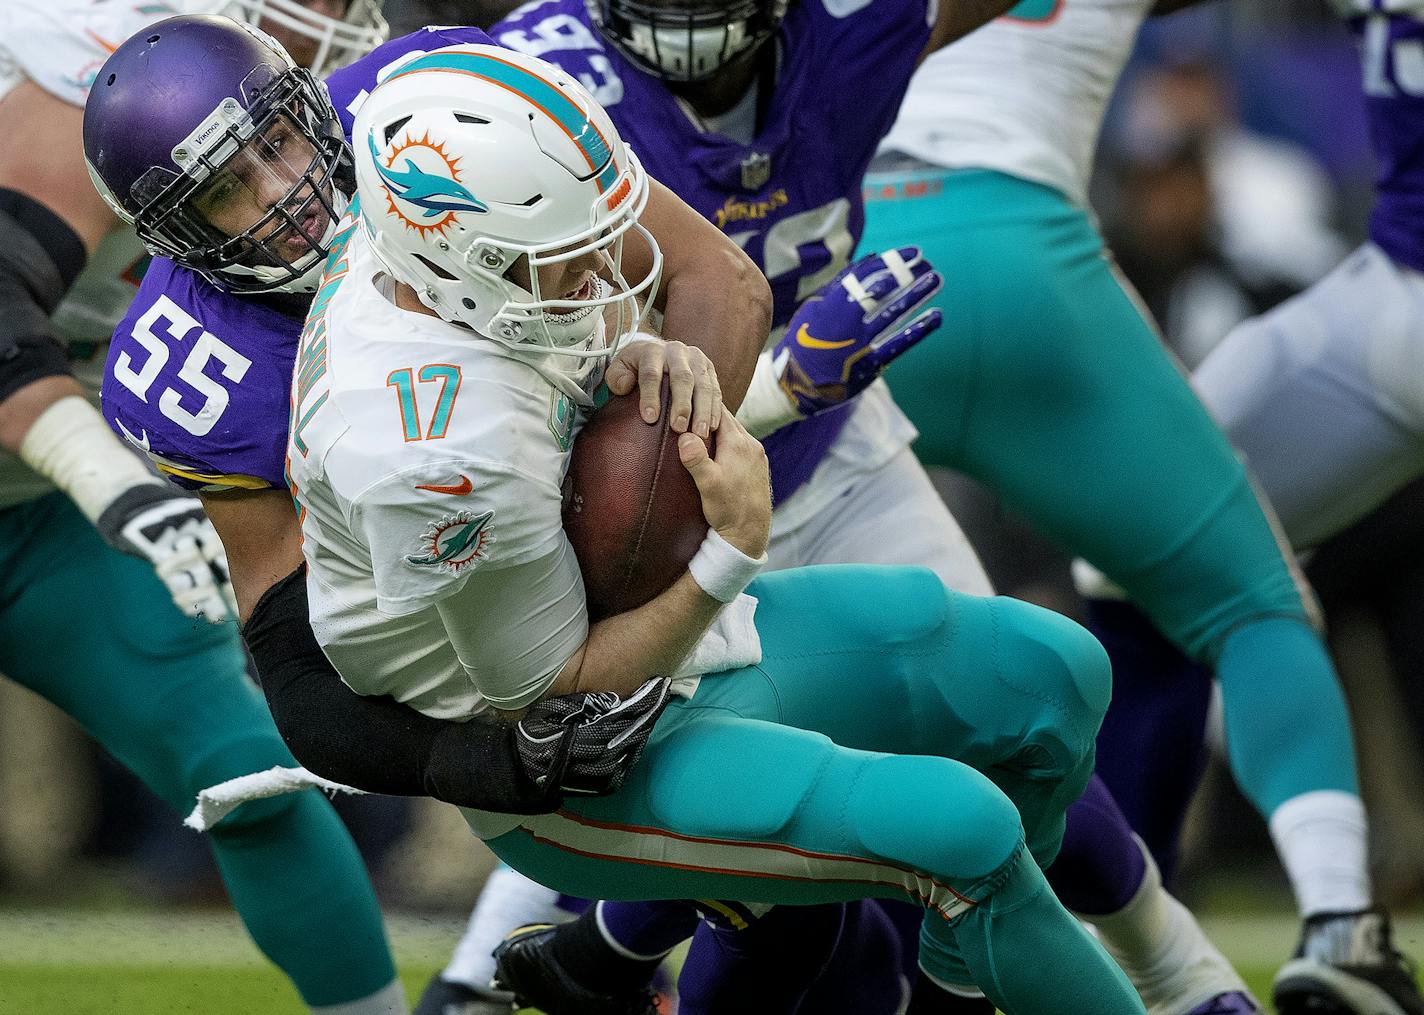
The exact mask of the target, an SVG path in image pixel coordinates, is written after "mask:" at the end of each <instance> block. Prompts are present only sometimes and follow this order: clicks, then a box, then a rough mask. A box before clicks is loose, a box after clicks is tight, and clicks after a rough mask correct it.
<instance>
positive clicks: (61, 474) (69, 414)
mask: <svg viewBox="0 0 1424 1015" xmlns="http://www.w3.org/2000/svg"><path fill="white" fill-rule="evenodd" d="M20 458H21V459H22V460H23V461H24V463H25V464H26V465H28V466H29V467H30V468H32V469H34V470H35V471H36V472H38V473H39V474H40V475H42V476H44V477H45V478H46V479H48V480H49V481H50V482H52V483H53V484H54V485H55V486H57V487H59V488H60V489H61V490H63V491H64V492H65V493H67V494H69V496H70V498H71V499H73V501H74V503H75V504H77V505H79V510H80V511H83V512H84V516H85V517H86V518H88V519H89V520H90V521H91V522H93V521H97V520H98V518H99V516H100V515H101V514H103V513H104V509H105V508H106V507H108V506H109V505H110V504H112V503H113V502H114V498H115V497H117V496H118V495H119V494H121V493H123V492H124V491H125V490H128V489H130V488H131V487H133V486H135V485H137V484H139V483H156V484H158V485H160V486H161V485H163V480H161V479H159V478H158V477H157V476H155V475H154V474H153V473H152V472H150V471H149V469H148V467H147V466H145V465H144V463H143V461H142V460H141V459H140V458H139V457H138V456H137V455H135V454H133V453H132V452H130V451H129V449H128V448H126V447H124V445H122V444H120V443H119V439H118V438H117V437H115V436H114V435H113V433H112V432H111V431H110V430H109V428H108V427H107V426H105V425H104V417H103V416H100V415H99V412H98V410H96V409H95V408H94V407H93V406H92V405H90V404H89V403H88V402H86V401H85V400H84V399H82V398H80V397H79V396H78V395H66V396H65V397H64V398H61V399H60V400H59V401H57V402H55V403H54V404H53V405H51V406H50V407H49V408H47V409H45V410H44V412H42V413H40V414H39V416H38V417H36V419H35V421H34V422H33V423H31V424H30V428H29V429H28V430H26V431H25V436H24V439H23V440H22V441H20Z"/></svg>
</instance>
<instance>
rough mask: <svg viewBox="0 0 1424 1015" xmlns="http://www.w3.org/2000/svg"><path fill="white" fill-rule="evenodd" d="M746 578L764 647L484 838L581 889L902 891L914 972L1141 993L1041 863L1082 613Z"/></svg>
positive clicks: (846, 572)
mask: <svg viewBox="0 0 1424 1015" xmlns="http://www.w3.org/2000/svg"><path fill="white" fill-rule="evenodd" d="M750 591H751V592H752V593H753V594H754V595H755V596H756V597H757V599H758V600H759V605H758V607H757V614H756V622H757V630H758V632H759V633H760V635H761V641H762V661H761V662H760V664H758V665H756V666H748V667H744V668H742V669H738V670H732V671H728V672H724V673H718V674H712V675H710V676H707V677H704V678H703V679H702V682H701V684H700V686H699V687H698V689H697V692H696V694H695V695H694V696H693V697H692V698H690V699H686V700H683V699H679V700H676V701H674V702H673V703H672V704H671V705H670V706H669V707H668V710H667V712H666V713H665V714H664V716H663V717H662V718H661V719H660V720H659V722H658V725H657V728H656V730H655V731H654V734H653V737H652V739H651V741H650V742H649V744H648V748H647V750H646V752H645V753H644V755H643V757H642V759H641V760H640V761H639V763H638V765H637V766H636V767H635V768H634V769H633V770H632V771H631V772H630V773H629V776H628V781H627V782H626V783H625V784H624V786H623V788H622V789H621V790H620V791H619V792H618V793H616V794H614V795H613V796H611V797H605V798H599V799H587V800H577V801H570V802H569V803H567V804H566V805H565V807H564V809H563V810H561V811H559V812H558V813H557V814H552V815H541V816H536V817H532V818H527V819H524V820H523V821H522V823H521V826H520V827H519V828H517V829H515V830H514V831H511V832H508V833H506V834H504V835H501V836H499V837H497V838H494V839H492V840H491V841H490V842H489V845H490V847H491V848H492V849H493V850H494V851H495V853H496V854H498V856H499V857H500V859H502V860H503V861H504V862H506V863H508V864H509V865H510V866H511V867H514V868H515V869H516V870H518V871H520V872H521V873H523V874H525V875H526V876H528V877H531V878H533V879H534V880H536V881H539V882H540V883H542V884H544V885H547V886H549V887H550V888H555V889H558V890H559V891H562V892H565V893H568V894H571V895H578V896H583V897H591V898H614V899H659V898H669V899H681V898H714V899H732V900H737V901H744V902H765V903H789V904H808V903H818V902H833V901H842V900H847V899H856V898H865V897H883V898H906V897H908V898H910V899H911V900H913V901H916V902H919V903H921V904H923V905H924V906H925V907H926V910H927V912H926V917H925V922H924V934H923V940H922V946H921V963H922V965H924V967H925V968H926V970H927V971H929V972H930V973H931V975H934V976H936V977H939V978H940V979H942V980H944V981H947V982H953V983H965V982H974V983H976V984H978V985H979V986H980V987H981V988H982V989H983V990H984V991H985V993H986V994H988V996H989V997H990V998H992V999H993V1000H994V1002H995V1003H996V1004H998V1005H999V1007H1000V1008H1002V1009H1003V1010H1004V1011H1006V1012H1010V1013H1014V1015H1036V1013H1049V1012H1052V1013H1055V1015H1061V1013H1062V1012H1065V1011H1074V1012H1090V1011H1091V1012H1095V1013H1102V1015H1109V1013H1116V1012H1141V1010H1142V1009H1141V1006H1140V1002H1139V1001H1138V999H1137V995H1136V994H1135V993H1134V992H1133V990H1132V988H1131V987H1130V986H1129V985H1128V983H1127V980H1126V979H1125V978H1124V977H1123V975H1122V973H1121V972H1120V971H1119V970H1118V969H1117V967H1116V966H1115V965H1114V964H1113V963H1112V962H1111V961H1110V960H1109V959H1108V958H1107V957H1106V954H1105V953H1104V952H1102V950H1101V949H1100V948H1099V947H1098V945H1097V944H1096V942H1094V941H1093V940H1092V939H1091V938H1090V937H1089V936H1088V935H1087V934H1086V932H1084V931H1083V929H1082V928H1081V927H1080V926H1078V925H1077V924H1076V922H1075V921H1073V920H1072V919H1071V918H1069V917H1068V915H1067V912H1066V911H1065V910H1063V908H1062V907H1061V906H1060V905H1059V904H1058V902H1057V900H1056V899H1055V898H1054V897H1053V893H1052V892H1051V891H1050V890H1049V889H1048V888H1047V883H1046V882H1045V881H1044V879H1043V874H1042V872H1041V870H1040V869H1039V863H1040V862H1041V863H1043V864H1047V863H1048V862H1049V861H1051V860H1052V858H1053V856H1054V855H1055V854H1056V852H1057V850H1058V846H1059V844H1060V842H1061V839H1062V834H1063V813H1064V810H1065V809H1066V807H1067V806H1068V804H1069V803H1070V802H1071V801H1072V800H1074V799H1076V798H1077V796H1078V794H1079V793H1081V792H1082V789H1083V787H1084V785H1085V784H1086V781H1087V779H1088V776H1089V774H1090V773H1091V771H1092V765H1093V753H1094V750H1093V741H1094V738H1095V737H1096V735H1097V728H1098V725H1099V723H1100V722H1101V718H1102V715H1103V713H1104V711H1105V710H1106V708H1107V703H1108V689H1109V684H1110V675H1109V672H1108V665H1107V658H1106V656H1105V654H1104V653H1103V650H1102V648H1101V647H1100V646H1099V645H1098V643H1097V642H1096V641H1095V640H1094V639H1093V638H1092V636H1091V635H1089V634H1088V633H1087V632H1086V631H1084V630H1083V629H1082V628H1080V627H1078V626H1077V625H1076V624H1074V623H1072V622H1071V621H1069V620H1066V619H1064V618H1063V617H1060V616H1058V615H1057V614H1053V613H1050V612H1048V611H1046V610H1042V609H1039V608H1037V607H1034V606H1030V605H1027V604H1025V603H1020V602H1016V601H1014V600H1009V599H1002V598H992V599H990V598H979V597H974V596H967V595H962V594H959V593H955V592H949V591H946V590H945V588H944V586H943V585H942V584H941V583H940V581H939V579H938V578H936V577H935V575H934V574H933V573H931V572H929V571H925V570H921V569H918V568H888V567H871V566H859V565H842V566H833V567H817V568H800V569H796V570H791V571H784V572H779V573H776V574H770V575H766V576H765V577H762V578H760V579H758V580H757V581H756V582H755V583H754V584H753V586H752V588H751V589H750ZM981 773H982V774H981ZM1025 837H1027V849H1026V848H1025ZM1036 860H1037V861H1038V862H1035V861H1036Z"/></svg>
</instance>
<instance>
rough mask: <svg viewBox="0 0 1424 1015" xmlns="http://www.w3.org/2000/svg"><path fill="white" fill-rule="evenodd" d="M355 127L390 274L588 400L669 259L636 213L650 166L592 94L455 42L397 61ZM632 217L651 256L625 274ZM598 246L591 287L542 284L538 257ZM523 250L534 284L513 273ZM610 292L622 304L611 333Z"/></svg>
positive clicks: (542, 67)
mask: <svg viewBox="0 0 1424 1015" xmlns="http://www.w3.org/2000/svg"><path fill="white" fill-rule="evenodd" d="M351 139H352V147H353V149H354V150H355V161H356V186H357V194H358V195H359V197H360V200H361V217H362V220H363V221H364V223H365V226H366V230H367V233H368V235H369V236H370V237H371V241H372V246H373V248H374V250H375V253H376V256H377V257H378V258H379V259H380V260H381V261H382V262H383V263H384V264H385V266H386V268H387V269H388V270H389V271H390V273H391V275H392V276H394V277H395V278H396V279H397V280H399V281H401V282H404V283H406V284H407V285H409V286H411V287H412V288H414V289H415V290H416V292H417V293H419V296H420V300H421V302H422V303H424V304H425V305H426V306H427V307H429V308H430V309H431V310H433V311H435V312H436V313H437V314H439V315H440V317H442V318H443V319H445V320H446V321H451V322H457V323H461V324H464V325H466V326H468V327H470V328H471V329H473V330H474V331H475V332H477V333H478V334H480V335H482V336H484V337H486V338H489V339H491V340H493V341H495V342H497V343H499V344H500V345H501V346H503V347H504V348H505V349H506V350H508V351H509V352H510V353H512V354H515V355H518V356H520V357H523V358H527V359H529V360H530V361H531V362H532V363H533V365H535V366H536V368H538V369H539V370H540V372H541V373H543V374H544V376H546V377H547V378H548V379H549V380H550V381H551V382H552V383H554V384H556V385H558V386H559V387H560V389H561V390H563V391H565V392H566V393H567V394H569V395H570V396H571V397H573V398H575V399H577V400H578V401H580V402H582V403H584V404H587V402H588V395H587V392H586V390H585V388H586V383H585V382H586V381H587V379H588V377H589V375H590V374H591V372H592V371H593V370H594V368H595V367H596V366H597V365H598V364H599V363H600V362H601V361H604V360H606V359H607V357H609V356H611V355H612V354H613V353H614V352H615V351H616V349H617V347H618V345H619V343H620V342H621V340H622V339H623V338H624V337H625V336H626V335H628V334H630V333H631V332H632V331H634V330H636V329H637V327H638V325H639V323H640V321H641V320H642V316H643V314H644V313H646V310H647V305H648V304H650V303H651V302H652V300H653V297H654V296H655V294H656V292H657V285H658V279H659V276H660V274H661V271H662V254H661V252H660V251H659V250H658V245H657V243H656V241H654V239H653V237H652V235H651V234H650V233H649V232H648V231H647V230H646V229H645V228H644V227H643V226H642V225H640V224H639V223H638V216H639V215H640V214H641V213H642V211H643V208H644V206H645V205H646V204H647V201H648V177H647V174H645V173H644V172H643V167H642V166H641V165H640V164H639V162H638V159H637V157H636V156H635V155H634V154H633V153H632V152H631V151H629V150H628V148H627V147H626V146H625V145H624V144H623V141H622V139H621V138H620V137H619V136H618V132H617V130H616V129H615V128H614V126H613V122H612V120H610V119H609V117H608V114H607V113H606V112H604V110H603V108H602V107H600V106H599V105H598V103H597V102H595V101H594V98H593V96H592V95H590V94H589V93H588V92H587V91H586V90H585V89H584V88H583V87H582V86H581V85H580V84H579V83H578V82H576V81H575V80H573V78H571V77H570V76H569V75H568V74H566V73H564V71H562V70H561V69H559V68H557V67H554V66H553V65H551V64H548V63H545V62H544V61H543V60H539V59H536V58H534V57H531V56H525V55H523V54H521V53H515V52H512V51H510V50H507V49H501V48H499V47H496V46H479V45H470V46H451V47H446V48H444V49H437V50H434V51H432V52H429V53H419V54H415V55H414V56H413V57H412V58H411V59H409V60H406V61H405V62H403V63H400V64H397V65H396V66H395V67H394V68H393V69H392V70H391V71H390V72H389V74H388V75H387V76H386V77H385V79H384V80H383V81H382V82H381V83H380V84H379V85H378V86H377V87H376V88H375V90H374V91H373V92H372V93H371V95H370V97H369V98H368V99H367V100H366V102H365V103H364V104H363V105H362V106H361V109H360V111H359V112H358V113H357V115H356V123H355V126H354V128H353V129H352V134H351ZM630 230H631V231H633V232H635V233H637V234H638V235H639V236H641V237H642V239H643V242H645V243H646V244H647V245H648V248H649V250H650V251H651V261H650V263H651V265H652V267H651V270H650V271H649V272H648V274H647V275H646V276H645V277H643V278H642V279H640V280H638V281H636V282H632V283H630V282H629V281H628V280H627V279H626V278H624V276H623V241H624V237H625V234H626V233H627V232H629V231H630ZM590 253H597V254H598V255H599V260H600V261H601V262H602V267H601V268H600V269H599V270H598V273H597V275H598V277H596V278H595V279H594V285H593V286H592V287H591V288H592V289H593V294H592V295H591V296H590V298H587V299H566V298H559V297H557V296H554V297H546V296H545V295H544V294H543V293H541V292H540V291H539V271H538V269H539V267H540V266H543V265H550V264H557V263H561V262H567V261H571V260H574V259H575V258H580V257H585V256H586V255H588V254H590ZM521 257H524V258H527V259H528V261H527V264H528V276H529V279H530V283H529V288H528V289H526V288H524V287H523V286H521V285H519V284H517V283H515V282H514V281H512V280H511V279H510V278H508V277H506V272H508V270H509V268H510V266H511V265H513V264H514V263H515V262H516V261H518V260H519V259H520V258H521ZM640 298H641V301H642V303H641V304H640ZM610 306H613V307H616V309H617V311H618V313H617V317H616V323H610V325H609V327H610V328H611V329H612V332H613V333H612V335H611V336H605V327H604V308H605V307H610Z"/></svg>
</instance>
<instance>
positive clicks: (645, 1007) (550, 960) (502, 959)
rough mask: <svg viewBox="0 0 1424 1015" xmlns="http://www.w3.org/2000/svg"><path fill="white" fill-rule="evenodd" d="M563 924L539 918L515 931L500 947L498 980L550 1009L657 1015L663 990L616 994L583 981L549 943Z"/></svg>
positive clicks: (524, 1000) (570, 1013)
mask: <svg viewBox="0 0 1424 1015" xmlns="http://www.w3.org/2000/svg"><path fill="white" fill-rule="evenodd" d="M557 929H558V928H557V927H555V926H554V925H553V924H548V923H536V924H530V925H529V926H528V927H520V928H519V929H518V930H515V931H512V932H511V933H510V934H509V936H508V937H506V938H505V939H504V941H503V942H502V943H501V944H500V946H499V947H498V948H496V949H495V950H494V961H495V972H494V985H495V986H496V987H498V988H499V989H501V990H507V991H510V992H512V993H513V995H514V999H515V1002H516V1003H517V1004H519V1005H521V1006H526V1007H531V1008H538V1009H539V1010H540V1011H542V1012H544V1013H545V1015H657V1011H658V1007H657V995H656V994H654V993H653V991H652V990H650V989H649V988H648V987H640V988H637V989H633V990H626V991H621V992H619V993H616V994H610V993H604V992H602V991H596V990H590V989H589V988H587V987H585V986H583V985H582V984H580V983H578V982H577V981H576V980H575V979H574V978H573V976H571V975H570V974H569V972H568V971H567V970H566V969H565V968H564V967H563V966H562V965H561V964H560V963H559V962H558V960H557V959H555V958H554V951H553V949H552V948H551V947H549V946H550V943H551V942H552V941H553V937H554V932H555V931H556V930H557Z"/></svg>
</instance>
